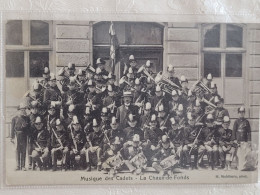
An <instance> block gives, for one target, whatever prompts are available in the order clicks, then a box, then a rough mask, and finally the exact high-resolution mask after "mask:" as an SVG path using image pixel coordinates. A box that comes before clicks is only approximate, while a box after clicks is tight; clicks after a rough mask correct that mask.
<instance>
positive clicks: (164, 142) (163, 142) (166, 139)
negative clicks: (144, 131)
mask: <svg viewBox="0 0 260 195" xmlns="http://www.w3.org/2000/svg"><path fill="white" fill-rule="evenodd" d="M167 143H170V139H169V138H168V137H167V136H166V135H163V136H162V144H167Z"/></svg>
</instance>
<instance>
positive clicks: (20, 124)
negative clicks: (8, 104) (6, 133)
mask: <svg viewBox="0 0 260 195" xmlns="http://www.w3.org/2000/svg"><path fill="white" fill-rule="evenodd" d="M26 109H27V107H26V106H25V104H24V103H21V104H20V105H19V106H18V110H19V113H18V115H17V116H15V117H14V118H13V119H12V123H11V142H12V143H14V139H15V141H16V146H15V147H16V148H15V149H16V151H15V152H16V170H23V171H26V169H25V157H26V146H27V135H28V132H29V130H30V119H29V117H28V116H27V114H26Z"/></svg>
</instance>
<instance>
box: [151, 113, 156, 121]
mask: <svg viewBox="0 0 260 195" xmlns="http://www.w3.org/2000/svg"><path fill="white" fill-rule="evenodd" d="M151 122H157V120H156V115H155V114H152V116H151Z"/></svg>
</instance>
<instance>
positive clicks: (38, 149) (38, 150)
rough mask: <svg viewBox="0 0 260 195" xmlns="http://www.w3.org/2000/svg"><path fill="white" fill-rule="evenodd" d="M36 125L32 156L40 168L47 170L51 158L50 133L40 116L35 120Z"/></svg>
mask: <svg viewBox="0 0 260 195" xmlns="http://www.w3.org/2000/svg"><path fill="white" fill-rule="evenodd" d="M34 127H35V130H34V132H33V136H32V144H33V146H32V149H33V150H32V153H31V157H32V160H33V162H36V163H37V166H38V168H39V169H40V170H42V169H44V170H46V169H47V165H48V163H49V158H50V152H49V149H50V133H49V132H48V131H47V129H46V126H44V124H43V121H42V119H41V118H40V117H39V116H38V117H37V118H36V120H35V123H34ZM29 154H30V153H29Z"/></svg>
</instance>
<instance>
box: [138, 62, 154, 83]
mask: <svg viewBox="0 0 260 195" xmlns="http://www.w3.org/2000/svg"><path fill="white" fill-rule="evenodd" d="M140 72H143V73H144V74H145V75H146V76H147V77H149V78H150V79H151V80H152V81H154V82H155V79H154V78H153V77H152V75H151V74H150V73H149V72H148V71H147V69H146V68H145V67H144V65H142V66H141V67H140V68H139V69H138V71H137V73H140Z"/></svg>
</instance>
